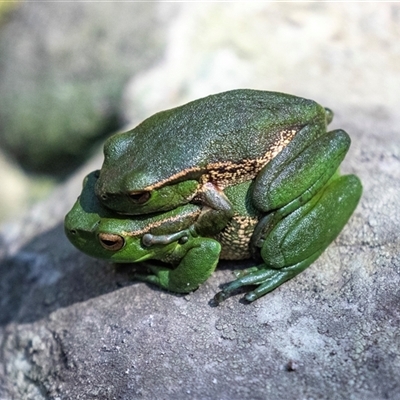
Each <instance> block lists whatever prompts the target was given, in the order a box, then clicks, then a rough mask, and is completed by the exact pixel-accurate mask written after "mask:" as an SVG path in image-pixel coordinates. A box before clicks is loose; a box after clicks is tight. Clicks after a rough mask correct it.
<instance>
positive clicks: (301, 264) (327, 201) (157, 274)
mask: <svg viewBox="0 0 400 400" xmlns="http://www.w3.org/2000/svg"><path fill="white" fill-rule="evenodd" d="M96 180H97V173H96V172H94V173H91V174H89V176H88V177H87V178H86V179H85V182H84V187H83V191H82V194H81V196H80V197H79V199H78V200H77V202H76V203H75V205H74V207H73V208H72V210H71V211H70V212H69V213H68V215H67V216H66V218H65V231H66V234H67V236H68V238H69V239H70V240H71V242H72V243H73V244H74V245H75V246H76V247H78V248H79V249H80V250H82V251H84V252H85V253H87V254H89V255H91V256H94V257H98V258H104V259H109V260H111V261H114V262H143V261H146V260H160V261H163V262H165V263H167V264H171V265H172V267H169V266H160V265H155V264H154V263H153V264H148V265H147V266H148V267H149V269H150V271H151V273H150V274H148V275H136V278H137V279H139V280H142V281H146V282H150V283H153V284H156V285H158V286H160V287H162V288H164V289H168V290H170V291H172V292H179V293H188V292H191V291H193V290H195V289H196V288H197V287H198V286H199V285H200V284H202V283H203V282H205V281H206V280H207V279H208V277H209V276H210V275H211V274H212V273H213V271H214V269H215V267H216V265H217V263H218V261H219V259H231V260H232V259H235V260H239V259H246V258H250V257H253V258H256V259H259V260H260V264H259V265H257V266H255V267H253V268H249V269H247V270H242V271H239V272H236V276H237V279H236V280H234V281H233V282H231V283H230V284H228V285H226V286H225V287H224V288H223V290H222V291H221V292H219V293H217V295H216V296H215V301H216V302H217V303H219V302H221V301H223V300H224V299H226V298H227V297H228V296H230V295H231V294H232V293H233V292H235V291H236V290H237V289H238V288H240V287H243V286H253V287H254V289H253V290H252V291H249V292H248V293H247V294H246V296H245V298H246V299H247V300H248V301H254V300H256V299H257V298H259V297H261V296H263V295H264V294H266V293H268V292H269V291H271V290H273V289H275V288H276V287H278V286H279V285H281V284H282V283H283V282H285V281H287V280H288V279H291V278H292V277H294V276H295V275H297V274H298V273H300V272H301V271H303V270H304V269H306V268H307V267H308V266H309V265H310V264H311V263H312V262H313V261H315V260H316V259H317V258H318V257H319V255H320V254H321V253H322V252H323V251H324V250H325V249H326V247H327V246H328V245H329V244H330V243H331V242H332V241H333V240H334V239H335V237H336V236H337V235H338V234H339V232H340V231H341V230H342V228H343V226H344V225H345V224H346V222H347V220H348V219H349V218H350V216H351V214H352V213H353V211H354V209H355V207H356V206H357V203H358V200H359V198H360V195H361V190H362V189H361V183H360V181H359V179H358V178H357V177H356V176H354V175H347V176H340V175H339V174H337V173H336V174H334V175H333V177H332V178H331V179H330V180H329V181H328V182H327V184H326V185H324V186H323V188H322V189H321V190H320V191H318V192H317V193H316V194H315V193H313V196H310V197H311V198H308V197H307V195H304V196H303V197H302V198H301V197H300V198H299V199H297V203H296V204H293V203H290V207H286V208H285V207H282V208H281V209H279V210H277V211H275V212H273V213H268V214H266V215H265V214H261V213H260V211H258V210H259V209H258V208H257V207H255V206H254V205H253V201H252V199H253V197H252V196H253V185H254V182H245V183H241V184H238V185H235V186H231V187H229V188H227V189H226V195H227V197H228V198H229V200H230V201H231V203H232V205H233V209H234V216H233V218H232V219H231V221H230V222H229V224H228V225H227V227H225V228H224V229H223V230H222V231H221V232H219V233H218V234H213V235H210V236H209V237H206V236H205V235H203V236H199V235H198V234H197V233H196V232H195V231H194V230H193V223H194V222H195V221H196V219H197V218H198V217H199V215H200V213H201V212H202V208H201V206H200V205H195V204H186V205H183V206H180V207H177V208H175V209H174V210H171V211H168V212H165V213H162V214H151V215H142V216H136V217H130V218H127V217H126V216H122V215H120V214H116V213H113V212H112V211H110V210H108V209H106V208H104V207H103V206H102V205H101V204H100V203H99V201H98V200H97V197H96V196H95V193H94V186H95V184H96ZM294 205H295V206H296V207H293V206H294Z"/></svg>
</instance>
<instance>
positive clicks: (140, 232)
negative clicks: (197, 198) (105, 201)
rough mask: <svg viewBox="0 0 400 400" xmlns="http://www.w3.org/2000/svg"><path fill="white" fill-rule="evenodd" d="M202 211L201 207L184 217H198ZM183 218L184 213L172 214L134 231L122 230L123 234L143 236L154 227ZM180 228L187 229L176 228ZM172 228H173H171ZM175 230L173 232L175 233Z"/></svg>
mask: <svg viewBox="0 0 400 400" xmlns="http://www.w3.org/2000/svg"><path fill="white" fill-rule="evenodd" d="M200 213H201V209H200V208H199V209H198V210H195V211H192V212H190V213H187V214H185V215H184V217H185V218H186V217H191V218H192V219H197V218H198V216H199V215H200ZM180 219H182V215H175V216H171V217H168V218H164V219H160V220H158V221H154V222H151V223H149V224H148V225H146V227H145V228H141V229H137V230H133V231H125V230H124V231H122V232H121V235H122V236H132V237H137V236H138V237H142V236H143V235H145V234H146V233H149V232H150V231H151V230H152V229H155V228H158V227H160V226H163V225H165V224H173V223H174V222H179V220H180ZM176 229H179V230H182V229H185V227H179V228H176ZM171 230H173V229H172V228H171ZM174 232H175V231H173V232H171V233H174Z"/></svg>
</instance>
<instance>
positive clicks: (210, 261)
mask: <svg viewBox="0 0 400 400" xmlns="http://www.w3.org/2000/svg"><path fill="white" fill-rule="evenodd" d="M220 252H221V245H220V244H219V243H218V242H217V241H215V240H213V239H209V238H201V237H197V238H190V239H189V241H188V242H187V243H185V244H183V245H179V244H177V248H176V249H175V251H174V253H173V254H172V257H174V258H176V259H180V261H179V264H178V265H177V266H176V267H175V268H173V267H171V268H167V267H160V266H155V265H147V264H146V265H147V266H148V268H149V269H150V270H151V272H152V274H150V275H140V274H137V275H135V276H134V277H135V278H136V279H138V280H141V281H144V282H149V283H152V284H155V285H157V286H160V287H162V288H164V289H167V290H169V291H171V292H176V293H189V292H191V291H193V290H195V289H197V288H198V287H199V285H201V284H202V283H203V282H205V281H206V280H207V279H208V278H209V277H210V275H211V274H212V273H213V272H214V270H215V267H216V266H217V264H218V260H219V255H220Z"/></svg>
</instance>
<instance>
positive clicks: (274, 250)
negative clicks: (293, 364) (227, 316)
mask: <svg viewBox="0 0 400 400" xmlns="http://www.w3.org/2000/svg"><path fill="white" fill-rule="evenodd" d="M361 192H362V186H361V182H360V180H359V179H358V178H357V177H356V176H354V175H346V176H338V175H334V176H333V177H332V178H331V180H330V181H328V183H327V184H326V185H325V187H323V189H322V190H320V191H319V192H318V193H317V194H316V195H315V196H314V197H313V198H312V199H311V200H309V201H308V202H307V203H306V204H304V205H302V206H301V207H299V208H297V209H296V210H295V211H293V212H292V213H290V214H288V215H287V216H285V217H283V218H281V219H276V218H274V216H273V215H269V216H267V217H266V218H265V219H264V220H262V221H261V222H260V223H259V226H257V229H256V230H255V232H254V234H253V238H252V242H253V246H254V247H255V248H258V249H259V252H260V255H261V258H262V259H263V261H264V264H261V265H259V266H257V267H254V268H250V269H249V271H248V273H247V274H244V275H243V276H241V277H239V278H238V279H237V280H235V281H233V282H231V283H230V284H229V285H227V286H226V287H225V288H224V289H223V290H222V291H221V292H220V293H218V294H217V295H216V297H215V300H216V301H217V302H220V301H222V300H224V299H225V298H227V297H229V296H230V295H231V294H232V292H234V291H235V290H236V289H238V288H240V287H242V286H247V285H256V286H257V287H256V288H255V290H253V291H252V292H249V293H248V294H247V295H246V299H247V300H248V301H253V300H255V299H257V298H259V297H260V296H262V295H264V294H266V293H268V292H270V291H271V290H273V289H275V288H276V287H278V286H279V285H281V284H282V283H283V282H285V281H287V280H289V279H291V278H293V277H294V276H296V275H297V274H299V273H300V272H301V271H303V270H304V269H306V268H307V267H308V266H309V265H310V264H311V263H312V262H313V261H315V260H316V259H317V258H318V257H319V255H320V254H321V253H322V252H323V251H324V250H325V249H326V248H327V247H328V245H329V244H330V243H331V242H332V241H333V240H334V239H335V238H336V236H337V235H338V234H339V233H340V231H341V230H342V229H343V227H344V225H345V224H346V222H347V221H348V219H349V218H350V216H351V214H352V213H353V211H354V209H355V208H356V206H357V204H358V201H359V199H360V196H361ZM278 212H279V211H278Z"/></svg>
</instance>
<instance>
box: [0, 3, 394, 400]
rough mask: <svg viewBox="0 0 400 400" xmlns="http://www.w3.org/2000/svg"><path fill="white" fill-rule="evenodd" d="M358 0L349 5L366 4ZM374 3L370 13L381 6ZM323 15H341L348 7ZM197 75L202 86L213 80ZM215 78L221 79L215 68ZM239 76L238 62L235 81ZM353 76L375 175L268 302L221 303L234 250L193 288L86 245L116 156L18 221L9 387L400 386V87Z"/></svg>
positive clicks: (347, 114)
mask: <svg viewBox="0 0 400 400" xmlns="http://www.w3.org/2000/svg"><path fill="white" fill-rule="evenodd" d="M382 6H383V7H385V6H384V5H381V4H380V5H379V7H382ZM230 7H231V5H229V9H231V8H230ZM313 7H314V6H313ZM329 7H332V8H327V7H326V6H325V5H324V6H319V5H318V6H317V5H316V6H315V8H311V6H304V7H303V8H301V7H300V6H296V7H294V8H293V10H296V13H294V14H290V15H289V17H287V18H289V19H290V20H291V21H293V20H294V21H298V20H299V19H298V18H302V15H303V14H301V12H303V13H304V18H305V20H309V18H308V16H309V14H307V13H308V12H312V13H314V12H315V13H321V12H322V14H323V15H325V14H324V13H325V12H327V11H331V10H334V8H333V6H329ZM336 7H338V8H337V9H336V10H338V9H339V11H337V12H338V13H340V12H344V11H341V10H342V8H339V5H338V6H336ZM340 7H342V5H340ZM348 7H349V8H343V10H347V11H346V12H349V11H348V10H354V9H353V8H352V6H348ZM182 10H183V11H184V12H187V13H190V10H189V9H188V8H182ZM204 10H206V7H204ZM211 10H213V11H215V10H218V8H214V9H212V8H211ZM219 10H222V8H221V9H219ZM232 10H233V8H232ZM260 10H261V11H262V10H264V13H267V11H273V10H278V11H279V10H280V12H282V13H283V11H282V10H285V8H283V6H282V8H281V6H280V5H279V6H276V8H273V7H269V6H268V7H267V6H266V8H265V9H263V8H261V9H259V10H258V12H260ZM301 10H303V11H301ZM321 10H322V11H321ZM368 10H371V9H370V8H369V9H368ZM386 10H389V11H390V10H392V8H391V7H389V5H388V7H387V8H386ZM183 11H182V12H183ZM278 11H276V12H278ZM389 11H388V12H389ZM204 12H205V11H204ZM231 12H233V11H231ZM368 12H369V11H368ZM299 13H300V14H299ZM243 14H246V13H245V11H244V9H243ZM283 14H284V13H283ZM366 14H367V13H365V14H363V15H364V19H363V18H361V19H362V20H363V21H369V22H370V23H371V24H372V25H374V24H373V21H375V22H376V21H377V20H379V18H378V19H377V20H375V19H373V20H370V19H368V18H366ZM199 15H200V16H201V15H203V14H199ZM208 15H209V14H208ZM214 15H215V18H216V20H217V21H218V18H217V17H218V15H217V13H214ZM273 15H276V14H273ZM273 15H272V16H273ZM285 15H286V14H285ZM299 15H300V16H299ZM318 15H321V14H318ZM326 15H328V14H326ZM368 15H370V14H368ZM378 15H380V16H381V14H379V13H378ZM396 15H398V14H396ZM245 16H246V15H245ZM219 17H221V16H219ZM247 17H248V15H247ZM203 18H205V16H204V15H203ZM285 18H286V17H285ZM296 18H297V19H296ZM323 21H326V22H329V21H331V24H326V25H327V26H328V27H332V26H333V21H334V19H329V17H328V16H326V17H325V19H324V18H323ZM371 21H372V22H371ZM282 24H283V25H284V23H283V22H282ZM350 25H351V24H350ZM233 26H236V25H232V27H233ZM295 26H296V24H295ZM318 26H319V25H318ZM321 26H322V28H321ZM321 26H319V28H318V29H322V33H321V35H322V34H323V33H324V30H323V25H321ZM347 26H348V25H347ZM352 26H354V25H352ZM248 30H250V28H248ZM299 32H300V33H304V32H305V31H304V30H302V29H300V28H299ZM187 36H188V35H186V36H185V38H186V37H187ZM171 40H172V39H171ZM182 40H183V39H182ZM316 41H318V38H317V39H316ZM248 42H249V40H248V39H246V41H245V43H248ZM178 44H179V43H178ZM177 46H178V45H177ZM178 48H179V46H178ZM170 52H171V53H174V52H173V51H172V50H171V49H170ZM169 54H170V53H169ZM242 54H243V53H242ZM245 54H246V53H245ZM278 54H279V53H278ZM282 55H283V53H282ZM171 57H172V56H171ZM255 59H256V58H255ZM173 60H176V58H175V59H174V58H173V57H172V58H171V60H170V61H169V63H173ZM164 62H166V61H165V60H164ZM377 62H378V61H377ZM169 63H167V65H168V66H169V71H172V65H171V64H169ZM175 65H177V64H175ZM299 65H300V64H299ZM350 65H351V64H350ZM239 67H240V66H239ZM239 67H238V68H239ZM315 68H317V67H315ZM318 68H322V66H321V65H319V66H318ZM318 68H317V69H318ZM233 69H234V68H233ZM318 70H319V69H318ZM159 71H160V70H159ZM338 71H339V69H338V70H337V73H338V74H339V72H338ZM378 72H379V73H380V74H381V75H385V74H382V71H376V73H378ZM152 73H154V71H150V72H149V76H151V74H152ZM390 74H391V71H388V76H386V75H385V76H384V77H383V79H384V80H385V82H389V81H390V79H389V78H390ZM250 75H251V74H250ZM339 75H340V74H339ZM344 75H346V73H344ZM155 76H156V75H153V77H155ZM285 76H287V77H289V76H290V74H289V73H288V74H287V75H285ZM374 76H375V75H374ZM143 78H146V77H143ZM256 78H257V76H255V77H251V79H250V78H249V79H248V80H247V81H246V80H244V81H243V82H241V84H240V86H252V84H253V85H254V82H255V80H256ZM375 78H377V76H375ZM146 79H149V78H146ZM193 79H194V84H193V86H190V88H192V91H191V92H190V96H192V94H194V93H195V92H196V91H195V90H194V89H193V88H194V87H195V86H196V83H199V82H202V81H201V80H197V79H196V77H194V78H193ZM260 79H261V75H260ZM288 79H289V78H288ZM326 79H328V78H326ZM397 79H398V78H397V77H394V78H393V82H396V80H397ZM289 81H290V79H289ZM132 82H133V83H132V86H131V87H133V88H134V90H133V92H131V93H134V97H133V98H134V99H135V102H138V101H139V100H140V99H142V100H143V104H144V106H143V107H144V108H143V110H144V111H143V113H146V112H149V113H151V112H153V111H154V110H152V109H150V107H148V108H146V104H147V103H146V99H148V98H151V96H152V93H153V96H156V95H157V93H155V92H154V91H153V92H148V93H147V94H146V95H143V96H139V95H138V94H139V93H142V94H143V92H141V91H140V90H138V88H140V81H136V83H135V82H134V81H132ZM141 82H143V81H141ZM149 82H150V79H149V80H147V83H149ZM206 82H208V84H206V89H205V90H210V91H211V90H212V88H213V87H215V86H213V85H212V84H211V83H210V82H212V79H211V80H206ZM232 82H233V81H230V78H229V77H228V79H227V83H226V86H224V87H223V88H221V90H224V89H226V88H229V86H230V85H231V84H232ZM263 82H264V83H265V82H266V80H264V81H263ZM306 82H309V81H308V80H307V79H305V80H304V82H303V91H309V92H310V96H309V97H312V98H315V97H320V98H322V97H323V100H324V101H325V102H324V104H326V101H327V100H329V99H330V95H331V93H330V92H329V91H328V89H329V88H328V86H325V88H326V90H327V92H324V91H323V88H324V82H325V83H326V81H324V80H322V81H321V82H322V84H321V85H322V88H321V87H320V86H319V85H318V82H319V80H316V81H315V82H314V83H313V85H314V86H311V87H308V86H307V87H306V85H305V83H306ZM349 84H350V86H351V82H350V83H349ZM367 84H368V85H371V82H369V83H367ZM185 85H186V84H185V82H184V81H182V82H181V85H179V84H176V85H175V86H173V88H175V89H176V92H174V90H173V89H172V88H170V90H169V91H168V93H167V94H166V98H167V99H168V98H169V99H178V98H179V99H180V100H179V101H182V99H183V98H184V96H183V95H182V88H185V87H187V88H189V86H185ZM207 85H209V86H207ZM298 85H299V86H298V88H300V87H301V84H300V83H299V84H298ZM338 86H340V85H338ZM389 86H390V85H389ZM253 87H254V86H253ZM351 87H353V88H354V87H355V89H354V90H355V92H354V94H352V98H353V99H354V98H359V99H360V100H359V102H358V101H350V100H349V99H346V97H342V98H341V97H340V96H341V95H342V94H343V93H344V92H343V88H342V86H340V87H338V88H337V91H334V89H335V88H334V85H333V83H332V87H331V89H332V91H333V92H334V93H332V100H331V101H330V103H329V106H330V107H332V108H333V109H334V110H335V112H336V117H335V119H334V122H333V123H332V126H333V128H337V127H341V128H343V129H345V130H346V131H348V132H349V134H350V136H351V137H352V141H353V143H352V147H351V149H350V152H349V154H348V156H347V158H346V159H345V162H344V163H343V168H342V170H343V172H345V173H356V174H357V175H359V176H360V178H361V180H362V182H363V185H364V194H363V197H362V199H361V202H360V205H359V207H358V208H357V210H356V212H355V214H354V215H353V217H352V219H351V220H350V222H349V224H348V225H347V226H346V227H345V229H344V230H343V232H342V233H341V235H340V236H339V237H338V239H337V240H336V241H335V242H334V243H332V245H331V246H330V247H329V248H328V249H327V251H325V253H324V254H323V255H322V256H321V257H320V258H319V259H318V260H317V261H316V262H315V263H314V264H313V265H312V266H311V267H310V268H308V269H307V270H306V271H305V272H303V273H302V274H301V275H299V276H298V277H296V278H295V279H293V280H292V281H289V282H287V283H286V284H284V285H283V286H281V287H280V288H278V289H277V290H275V291H274V292H272V293H270V294H268V295H266V296H264V297H263V298H261V299H259V300H257V301H256V302H255V303H252V304H246V303H245V302H243V301H241V300H240V299H241V298H242V295H240V294H238V295H237V296H234V297H232V298H229V299H228V300H226V301H225V302H224V303H223V304H221V305H220V306H219V307H213V306H212V304H211V303H210V300H211V299H212V297H213V295H214V294H215V293H216V291H217V290H218V286H219V285H220V284H222V283H225V282H227V281H230V280H231V279H232V274H231V270H232V269H233V268H237V267H238V264H234V263H230V264H229V263H225V264H222V265H221V268H219V269H218V270H217V271H216V273H215V274H214V275H213V276H212V277H211V278H210V279H209V280H208V281H207V282H206V283H205V284H204V285H203V286H202V287H201V288H200V289H198V290H197V291H196V292H194V293H192V294H190V295H187V296H181V295H174V294H170V293H166V292H163V291H161V290H158V289H157V288H155V287H152V286H148V285H146V284H143V283H138V282H134V281H132V280H131V277H130V270H129V266H125V267H120V266H119V267H118V266H115V265H112V264H109V263H107V262H103V261H98V260H94V259H92V258H89V257H87V256H85V255H84V254H81V253H80V252H79V251H78V250H76V249H74V248H73V247H72V245H71V244H70V243H69V242H68V241H67V239H66V238H65V236H64V234H63V226H62V219H63V216H64V215H65V213H66V212H67V211H68V210H69V208H70V207H71V205H72V203H73V202H74V201H75V198H76V196H77V195H78V193H79V192H80V188H81V181H82V178H83V176H84V175H85V173H86V172H88V171H90V170H93V169H95V168H99V167H100V165H101V156H98V157H96V158H94V159H93V160H92V161H91V162H90V163H89V164H88V165H86V166H85V167H84V168H83V169H82V170H81V171H79V173H77V174H76V175H75V176H73V177H72V178H71V179H70V180H69V181H68V182H67V183H65V184H64V185H63V186H61V187H60V188H58V189H57V191H56V192H54V193H53V195H52V196H51V197H49V198H48V199H47V200H46V201H44V202H42V203H40V204H37V205H36V206H35V207H34V208H33V209H32V210H31V211H30V212H28V213H26V214H25V215H24V216H23V217H21V219H20V220H18V221H14V222H12V223H9V224H6V225H3V226H2V228H1V231H0V293H1V297H0V309H1V314H0V364H1V368H0V399H1V400H9V399H16V400H19V399H29V400H30V399H35V400H36V399H38V400H47V399H52V400H66V399H127V400H128V399H136V398H143V399H154V398H160V399H187V398H193V399H216V398H218V399H265V398H268V399H282V398H301V399H344V398H345V399H360V400H361V399H362V400H375V399H385V398H387V399H400V382H399V379H398V377H399V370H400V333H399V328H398V327H399V326H400V308H399V300H400V289H399V288H400V235H399V229H400V132H399V128H398V127H399V125H400V119H399V117H398V115H397V114H395V113H394V112H393V110H395V108H396V106H397V104H396V103H395V102H393V101H392V102H390V101H388V102H387V103H385V102H384V101H383V99H382V98H381V97H380V96H381V95H380V94H379V95H378V100H377V99H376V98H375V97H373V98H367V97H365V96H366V95H365V93H364V92H363V91H362V90H361V91H357V90H356V89H357V87H358V84H357V83H355V86H351ZM259 88H265V85H263V86H262V87H261V86H260V87H259ZM278 88H280V90H284V89H286V90H285V91H290V92H293V93H294V92H295V91H294V90H290V87H289V86H285V85H282V86H279V85H278V87H274V88H273V89H278ZM349 90H350V89H349ZM393 90H397V89H396V86H395V85H394V86H393ZM350 91H351V90H350ZM389 91H390V90H389ZM145 92H146V91H145ZM177 93H178V94H179V93H180V94H179V95H178V94H177ZM313 93H314V94H315V96H313V95H312V94H313ZM363 93H364V95H365V96H364V97H363V96H362V94H363ZM296 94H301V93H296ZM303 94H304V93H303ZM391 96H392V92H390V94H388V99H389V100H390V99H392V97H391ZM339 99H342V101H339ZM162 101H164V100H162ZM162 101H161V102H160V103H157V104H161V103H162ZM171 103H173V101H171ZM358 103H359V104H358ZM327 105H328V104H327ZM127 112H128V111H127ZM241 265H242V264H241ZM243 265H244V264H243ZM246 265H249V263H246Z"/></svg>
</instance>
